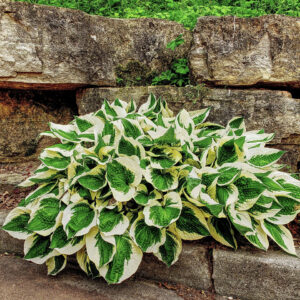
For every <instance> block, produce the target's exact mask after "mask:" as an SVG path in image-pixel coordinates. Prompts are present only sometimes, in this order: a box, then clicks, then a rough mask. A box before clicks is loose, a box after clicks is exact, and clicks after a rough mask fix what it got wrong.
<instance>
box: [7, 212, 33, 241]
mask: <svg viewBox="0 0 300 300" xmlns="http://www.w3.org/2000/svg"><path fill="white" fill-rule="evenodd" d="M30 213H31V211H30V210H29V209H26V208H23V207H22V208H19V207H16V208H14V209H13V210H12V211H11V212H10V213H9V214H8V215H7V217H6V219H5V221H4V224H3V226H2V229H3V230H5V231H6V232H8V233H9V234H10V235H11V236H12V237H14V238H16V239H21V240H25V239H26V238H27V237H29V236H30V235H32V231H31V230H29V229H28V228H27V225H28V222H29V219H30Z"/></svg>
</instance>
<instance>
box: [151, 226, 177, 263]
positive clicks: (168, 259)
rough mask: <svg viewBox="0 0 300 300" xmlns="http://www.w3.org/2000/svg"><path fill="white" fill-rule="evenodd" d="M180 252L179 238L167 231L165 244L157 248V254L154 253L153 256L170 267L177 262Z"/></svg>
mask: <svg viewBox="0 0 300 300" xmlns="http://www.w3.org/2000/svg"><path fill="white" fill-rule="evenodd" d="M181 251H182V241H181V238H180V237H179V236H177V235H176V234H174V233H173V232H171V231H169V230H167V232H166V241H165V243H164V244H163V245H161V246H160V247H159V249H158V252H157V253H154V255H155V256H156V257H157V258H158V259H159V260H161V261H162V262H164V263H165V264H166V265H167V266H168V267H170V266H171V265H173V264H174V263H175V262H176V261H177V260H178V258H179V255H180V253H181Z"/></svg>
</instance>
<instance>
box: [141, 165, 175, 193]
mask: <svg viewBox="0 0 300 300" xmlns="http://www.w3.org/2000/svg"><path fill="white" fill-rule="evenodd" d="M144 176H145V179H146V180H147V181H148V182H149V183H151V184H152V185H153V186H154V188H156V189H157V190H159V191H164V192H165V191H170V190H174V189H176V188H177V187H178V172H177V171H176V170H175V169H172V168H171V169H152V168H150V167H147V168H146V171H145V172H144Z"/></svg>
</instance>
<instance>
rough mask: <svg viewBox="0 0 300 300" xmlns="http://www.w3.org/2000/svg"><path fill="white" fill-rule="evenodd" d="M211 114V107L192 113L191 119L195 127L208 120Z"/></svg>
mask: <svg viewBox="0 0 300 300" xmlns="http://www.w3.org/2000/svg"><path fill="white" fill-rule="evenodd" d="M209 112H210V107H209V108H205V109H201V110H195V111H191V112H189V114H190V116H191V118H192V119H193V122H194V124H195V126H197V125H199V124H201V123H203V122H204V121H205V120H206V118H207V117H208V114H209Z"/></svg>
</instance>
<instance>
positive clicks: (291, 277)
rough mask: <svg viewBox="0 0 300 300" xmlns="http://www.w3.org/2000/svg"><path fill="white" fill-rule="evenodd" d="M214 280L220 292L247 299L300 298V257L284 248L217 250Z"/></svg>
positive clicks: (285, 299) (284, 299)
mask: <svg viewBox="0 0 300 300" xmlns="http://www.w3.org/2000/svg"><path fill="white" fill-rule="evenodd" d="M298 254H300V251H298ZM213 279H214V286H215V290H216V292H217V293H218V294H220V295H227V296H236V297H239V298H241V299H245V300H247V299H249V300H260V299H261V300H274V299H280V300H295V299H300V259H299V258H296V257H293V256H289V255H288V254H285V253H283V252H282V251H273V250H269V251H268V252H266V253H264V252H262V251H255V250H253V251H249V250H247V251H246V250H238V251H236V252H233V251H227V250H220V249H214V250H213Z"/></svg>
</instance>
